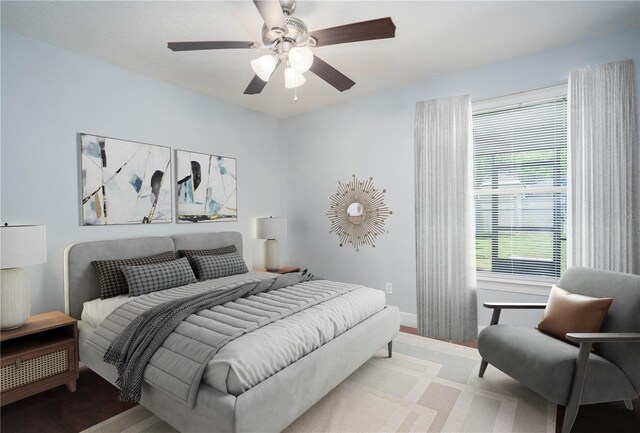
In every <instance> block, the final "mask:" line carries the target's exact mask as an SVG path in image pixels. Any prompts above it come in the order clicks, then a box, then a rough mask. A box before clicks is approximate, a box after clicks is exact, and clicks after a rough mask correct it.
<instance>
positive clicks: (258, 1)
mask: <svg viewBox="0 0 640 433" xmlns="http://www.w3.org/2000/svg"><path fill="white" fill-rule="evenodd" d="M253 3H254V4H255V5H256V7H257V8H258V12H260V15H261V16H262V19H263V20H264V23H265V24H266V25H267V28H269V29H274V28H275V29H280V30H282V33H283V34H284V33H287V31H288V29H287V21H286V20H285V18H284V14H283V13H282V7H281V6H280V2H279V1H277V0H275V1H274V0H253Z"/></svg>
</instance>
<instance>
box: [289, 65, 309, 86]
mask: <svg viewBox="0 0 640 433" xmlns="http://www.w3.org/2000/svg"><path fill="white" fill-rule="evenodd" d="M305 81H307V79H306V78H304V75H302V74H301V73H300V72H298V71H296V70H295V69H293V68H287V69H285V70H284V87H286V88H287V89H294V88H296V87H299V86H302V85H303V84H304V83H305Z"/></svg>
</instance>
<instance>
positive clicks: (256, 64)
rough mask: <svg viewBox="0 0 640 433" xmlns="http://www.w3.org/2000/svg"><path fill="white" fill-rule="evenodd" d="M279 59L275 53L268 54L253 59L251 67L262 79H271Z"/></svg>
mask: <svg viewBox="0 0 640 433" xmlns="http://www.w3.org/2000/svg"><path fill="white" fill-rule="evenodd" d="M276 65H277V61H276V58H275V56H274V55H273V54H267V55H264V56H262V57H258V58H257V59H255V60H252V61H251V68H252V69H253V72H255V73H256V75H257V76H258V77H260V79H261V80H262V81H265V82H266V81H269V78H271V74H273V71H274V70H275V69H276Z"/></svg>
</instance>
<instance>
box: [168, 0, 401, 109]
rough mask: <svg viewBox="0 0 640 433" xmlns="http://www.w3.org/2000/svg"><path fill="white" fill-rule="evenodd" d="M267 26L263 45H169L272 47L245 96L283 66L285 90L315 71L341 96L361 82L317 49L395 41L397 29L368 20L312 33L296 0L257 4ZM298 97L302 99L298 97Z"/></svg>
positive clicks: (184, 45)
mask: <svg viewBox="0 0 640 433" xmlns="http://www.w3.org/2000/svg"><path fill="white" fill-rule="evenodd" d="M253 3H254V4H255V5H256V7H257V8H258V11H259V12H260V15H261V16H262V19H263V20H264V23H265V24H264V25H263V26H262V42H261V43H260V42H251V41H249V42H245V41H194V42H169V43H168V47H169V49H171V50H173V51H197V50H223V49H234V48H240V49H243V48H250V49H255V48H267V49H269V50H271V51H272V53H271V54H267V55H264V56H262V57H259V58H257V59H255V60H252V61H251V67H252V68H253V70H254V72H255V73H256V75H255V76H254V77H253V79H252V80H251V82H250V83H249V86H247V88H246V90H245V91H244V93H245V94H246V95H256V94H259V93H260V92H262V89H264V87H265V86H266V84H267V81H269V78H270V77H271V76H272V75H273V73H274V71H275V70H276V69H277V68H278V66H280V64H281V63H284V64H285V71H284V74H285V87H286V88H288V89H293V88H296V87H298V86H301V85H302V84H304V82H305V81H306V79H305V77H304V75H303V74H304V73H305V72H307V71H309V70H310V71H311V72H313V73H314V74H316V75H317V76H318V77H320V78H322V79H323V80H324V81H326V82H327V83H329V84H331V85H332V86H333V87H335V88H336V89H338V90H339V91H341V92H344V91H345V90H348V89H350V88H351V87H353V85H354V84H355V82H354V81H353V80H351V79H350V78H349V77H347V76H346V75H344V74H343V73H341V72H340V71H338V70H337V69H335V68H334V67H333V66H331V65H329V64H328V63H326V62H325V61H323V60H322V59H320V58H318V57H317V56H315V55H314V54H313V52H312V51H311V48H315V47H324V46H327V45H336V44H344V43H347V42H360V41H369V40H374V39H386V38H393V37H395V34H396V26H395V24H394V23H393V21H392V20H391V18H389V17H387V18H380V19H376V20H370V21H363V22H359V23H352V24H346V25H343V26H338V27H331V28H328V29H322V30H316V31H312V32H310V31H308V30H307V26H306V24H305V23H304V22H303V21H302V20H301V19H300V18H297V17H294V16H292V14H293V12H294V11H295V9H296V1H295V0H279V1H278V0H275V1H274V0H253ZM296 99H297V98H296Z"/></svg>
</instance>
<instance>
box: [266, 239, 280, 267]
mask: <svg viewBox="0 0 640 433" xmlns="http://www.w3.org/2000/svg"><path fill="white" fill-rule="evenodd" d="M264 267H265V269H266V270H267V271H269V272H275V271H278V270H280V242H278V241H277V240H276V239H267V240H266V241H264Z"/></svg>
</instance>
